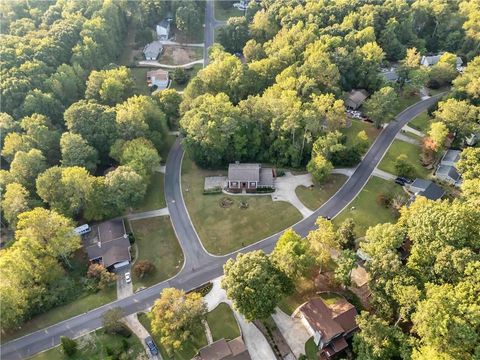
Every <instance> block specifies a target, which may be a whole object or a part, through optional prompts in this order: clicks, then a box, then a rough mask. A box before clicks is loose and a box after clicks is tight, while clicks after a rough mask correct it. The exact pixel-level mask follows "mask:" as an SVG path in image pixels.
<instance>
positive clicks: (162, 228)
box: [130, 216, 183, 289]
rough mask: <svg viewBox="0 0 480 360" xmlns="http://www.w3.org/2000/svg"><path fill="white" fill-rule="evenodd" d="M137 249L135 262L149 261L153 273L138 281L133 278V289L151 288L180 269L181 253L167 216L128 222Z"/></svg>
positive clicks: (136, 278)
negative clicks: (152, 267) (151, 264)
mask: <svg viewBox="0 0 480 360" xmlns="http://www.w3.org/2000/svg"><path fill="white" fill-rule="evenodd" d="M130 225H131V228H132V231H133V233H134V235H135V240H136V241H135V245H136V247H137V249H138V254H137V260H149V261H150V262H152V263H153V264H154V265H155V272H154V273H152V274H149V275H147V276H145V277H144V278H143V279H140V278H138V277H136V276H135V275H134V276H133V286H134V288H135V289H137V288H139V287H141V286H151V285H153V284H156V283H158V282H160V281H163V280H165V279H168V278H170V277H172V276H173V275H175V274H176V273H177V272H178V271H179V270H180V269H181V267H182V264H183V253H182V249H181V247H180V244H179V243H178V241H177V238H176V236H175V232H174V231H173V227H172V224H171V223H170V219H169V217H168V216H158V217H153V218H148V219H141V220H134V221H130Z"/></svg>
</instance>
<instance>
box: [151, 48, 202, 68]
mask: <svg viewBox="0 0 480 360" xmlns="http://www.w3.org/2000/svg"><path fill="white" fill-rule="evenodd" d="M202 51H203V49H202V48H191V47H183V46H165V47H164V48H163V53H162V55H161V56H160V59H159V62H160V63H162V64H167V65H184V64H188V63H189V62H192V61H195V60H199V59H201V58H202V56H201V54H200V52H202Z"/></svg>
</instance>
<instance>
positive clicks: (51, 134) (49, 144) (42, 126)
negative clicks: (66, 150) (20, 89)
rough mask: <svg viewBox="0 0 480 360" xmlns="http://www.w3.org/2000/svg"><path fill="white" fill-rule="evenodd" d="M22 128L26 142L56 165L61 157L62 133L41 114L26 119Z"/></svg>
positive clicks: (22, 121) (21, 123)
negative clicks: (60, 143)
mask: <svg viewBox="0 0 480 360" xmlns="http://www.w3.org/2000/svg"><path fill="white" fill-rule="evenodd" d="M20 126H21V127H22V129H23V131H24V132H25V134H24V135H23V136H24V137H25V140H24V142H26V143H29V144H31V146H32V147H34V148H36V149H38V150H40V151H41V152H42V154H44V155H45V157H46V159H47V160H48V162H49V163H50V164H55V163H57V162H58V160H59V157H60V156H59V155H60V146H59V142H60V131H59V130H58V129H57V128H55V127H54V126H53V124H52V123H51V122H50V120H49V119H48V118H47V117H46V116H44V115H39V114H33V115H32V116H27V117H24V118H23V119H22V120H21V122H20Z"/></svg>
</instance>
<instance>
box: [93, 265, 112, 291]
mask: <svg viewBox="0 0 480 360" xmlns="http://www.w3.org/2000/svg"><path fill="white" fill-rule="evenodd" d="M87 277H89V278H91V279H95V281H96V282H97V287H98V289H100V290H103V289H106V288H107V287H108V286H110V285H112V284H113V283H114V282H115V280H116V279H117V277H116V275H115V274H114V273H111V272H109V271H108V270H107V269H105V267H104V266H103V265H101V264H96V263H92V264H90V266H89V267H88V270H87Z"/></svg>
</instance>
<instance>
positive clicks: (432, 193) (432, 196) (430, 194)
mask: <svg viewBox="0 0 480 360" xmlns="http://www.w3.org/2000/svg"><path fill="white" fill-rule="evenodd" d="M444 194H445V191H444V190H443V189H442V188H441V187H440V186H438V185H437V184H435V183H434V182H430V185H428V187H427V188H426V189H425V190H423V191H420V192H419V193H418V194H417V195H420V196H425V197H426V198H427V199H429V200H438V199H440V198H442V196H443V195H444Z"/></svg>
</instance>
